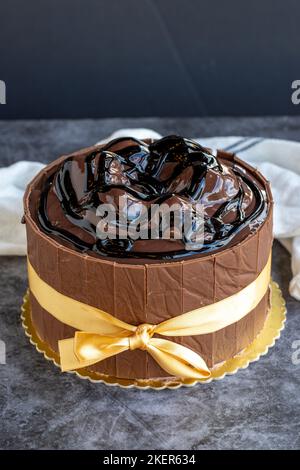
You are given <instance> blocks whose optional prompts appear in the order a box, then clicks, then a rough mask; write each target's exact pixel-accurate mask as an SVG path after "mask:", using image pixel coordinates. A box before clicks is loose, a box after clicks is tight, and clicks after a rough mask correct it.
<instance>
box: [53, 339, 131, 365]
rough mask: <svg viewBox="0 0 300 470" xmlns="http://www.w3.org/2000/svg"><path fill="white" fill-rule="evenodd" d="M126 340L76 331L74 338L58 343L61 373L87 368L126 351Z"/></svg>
mask: <svg viewBox="0 0 300 470" xmlns="http://www.w3.org/2000/svg"><path fill="white" fill-rule="evenodd" d="M128 347H129V343H128V338H126V337H124V338H111V337H101V336H100V335H96V334H93V333H85V332H81V331H77V332H76V333H75V336H74V338H70V339H63V340H60V341H59V342H58V348H59V355H60V367H61V370H62V372H66V371H69V370H75V369H81V368H82V367H88V366H91V365H93V364H96V363H97V362H100V361H103V360H104V359H107V358H109V357H112V356H115V355H116V354H120V353H121V352H123V351H126V350H127V349H128Z"/></svg>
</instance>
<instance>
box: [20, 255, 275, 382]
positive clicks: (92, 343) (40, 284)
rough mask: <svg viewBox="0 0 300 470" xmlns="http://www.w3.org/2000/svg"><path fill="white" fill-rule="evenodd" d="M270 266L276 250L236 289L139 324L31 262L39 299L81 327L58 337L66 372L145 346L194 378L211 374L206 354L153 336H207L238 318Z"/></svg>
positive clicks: (254, 300)
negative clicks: (66, 288)
mask: <svg viewBox="0 0 300 470" xmlns="http://www.w3.org/2000/svg"><path fill="white" fill-rule="evenodd" d="M270 269H271V255H270V257H269V260H268V262H267V264H266V266H265V267H264V269H263V270H262V272H261V273H260V274H259V276H258V277H257V278H256V279H255V280H254V281H253V282H251V283H250V284H249V285H248V286H246V287H245V288H243V289H241V290H240V291H239V292H237V293H236V294H233V295H232V296H230V297H227V298H225V299H223V300H221V301H219V302H216V303H214V304H211V305H207V306H205V307H201V308H198V309H196V310H192V311H190V312H187V313H184V314H182V315H178V316H177V317H173V318H170V319H168V320H166V321H164V322H162V323H160V324H159V325H151V324H148V323H144V324H142V325H139V326H135V325H130V324H128V323H125V322H123V321H121V320H119V319H117V318H116V317H114V316H112V315H110V314H109V313H107V312H104V311H102V310H100V309H98V308H95V307H92V306H91V305H87V304H84V303H83V302H79V301H77V300H75V299H72V298H71V297H67V296H65V295H64V294H61V293H60V292H58V291H56V290H55V289H53V287H51V286H49V285H48V284H47V283H46V282H44V281H43V280H42V279H41V278H40V277H39V276H38V274H37V273H36V272H35V270H34V269H33V267H32V265H31V264H30V262H29V261H28V277H29V286H30V290H31V292H32V294H33V295H34V297H35V298H36V300H37V302H38V303H39V304H40V305H41V307H42V308H44V309H45V310H46V311H47V312H49V313H50V314H51V315H53V316H54V317H55V318H56V319H57V320H59V321H61V322H63V323H65V324H66V325H69V326H72V327H73V328H75V329H77V330H79V331H77V332H76V333H75V336H74V338H70V339H64V340H61V341H59V353H60V362H61V369H62V370H63V371H67V370H74V369H79V368H81V367H87V366H90V365H93V364H96V363H97V362H99V361H102V360H104V359H107V358H108V357H111V356H115V355H116V354H120V353H121V352H123V351H126V350H134V349H142V350H146V351H147V352H148V353H149V354H150V355H151V356H152V357H153V358H154V359H155V361H156V362H157V363H158V364H159V365H160V366H161V367H162V368H163V369H164V370H165V371H166V372H168V373H169V374H170V375H172V376H176V377H183V378H194V379H202V378H207V377H209V376H210V375H211V372H210V370H209V368H208V367H207V365H206V363H205V361H204V360H203V359H202V357H201V356H200V355H199V354H197V353H195V352H194V351H192V350H191V349H189V348H187V347H185V346H182V345H180V344H178V343H174V342H173V341H169V340H166V339H163V338H154V337H153V335H154V334H159V335H161V336H190V335H202V334H207V333H212V332H214V331H218V330H220V329H222V328H225V327H226V326H228V325H231V324H232V323H235V322H237V321H239V320H240V319H241V318H243V317H244V316H245V315H247V314H248V313H249V312H251V310H253V309H254V308H255V307H256V306H257V305H258V303H259V302H260V301H261V299H262V298H263V297H264V295H265V294H266V292H267V289H268V287H269V281H270Z"/></svg>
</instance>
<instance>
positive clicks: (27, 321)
mask: <svg viewBox="0 0 300 470" xmlns="http://www.w3.org/2000/svg"><path fill="white" fill-rule="evenodd" d="M21 318H22V325H23V328H24V330H25V333H26V335H27V336H28V337H29V339H30V342H31V343H32V344H33V345H34V346H35V347H36V349H37V351H39V352H40V353H42V354H44V356H45V358H46V359H48V360H50V361H53V362H54V364H55V365H56V366H58V367H60V365H59V362H60V361H59V355H58V354H57V353H56V352H54V351H53V350H52V349H51V348H50V347H49V346H48V345H47V344H46V343H45V342H44V341H42V340H41V339H40V338H39V336H38V334H37V332H36V331H35V329H34V327H33V325H32V322H31V311H30V301H29V291H27V292H26V294H25V296H24V299H23V305H22V314H21ZM285 320H286V305H285V301H284V299H283V296H282V292H281V290H280V287H279V286H278V284H277V283H276V282H274V281H271V307H270V310H269V313H268V316H267V319H266V321H265V324H264V327H263V329H262V330H261V332H260V333H259V334H258V336H257V337H256V338H255V340H254V341H253V343H251V344H250V345H249V346H248V347H247V348H246V349H244V350H243V351H241V352H240V353H239V354H237V355H236V356H234V357H233V358H232V359H228V360H227V361H224V362H222V363H221V364H219V365H217V366H215V367H213V369H212V371H211V376H210V377H209V378H208V379H201V380H195V379H178V378H176V379H170V380H162V379H159V378H158V379H151V380H149V379H120V378H118V377H111V376H108V375H105V374H101V373H99V372H91V371H89V370H87V369H85V368H83V369H78V370H76V371H70V372H68V373H71V374H76V375H77V376H78V377H80V378H82V379H88V380H90V381H91V382H100V383H105V384H106V385H115V386H119V387H123V388H139V389H143V390H145V389H154V390H162V389H165V388H169V389H175V388H179V387H182V386H184V387H192V386H193V385H195V384H197V383H202V384H206V383H209V382H211V381H213V380H220V379H223V378H224V377H225V376H226V375H232V374H235V373H236V372H237V371H238V370H239V369H246V368H247V367H248V365H249V364H250V362H254V361H257V360H258V359H259V358H260V356H263V355H265V354H267V352H268V350H269V348H270V347H272V346H274V344H275V341H276V339H278V338H279V337H280V332H281V331H282V330H283V328H284V323H285Z"/></svg>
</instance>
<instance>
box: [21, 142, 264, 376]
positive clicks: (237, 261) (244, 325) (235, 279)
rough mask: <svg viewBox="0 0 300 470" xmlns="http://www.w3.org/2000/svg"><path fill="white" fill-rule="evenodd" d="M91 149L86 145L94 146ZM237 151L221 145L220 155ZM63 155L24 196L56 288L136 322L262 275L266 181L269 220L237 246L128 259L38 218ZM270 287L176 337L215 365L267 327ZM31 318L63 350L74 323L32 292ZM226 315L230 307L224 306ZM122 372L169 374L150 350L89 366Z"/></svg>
mask: <svg viewBox="0 0 300 470" xmlns="http://www.w3.org/2000/svg"><path fill="white" fill-rule="evenodd" d="M90 150H91V149H87V150H85V151H84V153H85V152H89V151H90ZM224 156H227V157H228V158H231V159H232V158H235V157H234V156H233V155H232V154H226V155H225V153H224V152H222V158H224ZM63 158H65V157H61V158H60V159H58V160H57V161H55V162H53V163H52V164H51V165H49V166H48V167H47V168H46V169H45V170H42V172H41V173H40V174H39V175H37V177H36V178H35V179H34V180H33V181H32V183H31V185H30V186H29V187H28V189H27V191H26V194H25V196H24V202H25V221H26V230H27V238H28V257H29V261H30V263H31V264H32V266H33V268H34V269H35V270H36V272H37V273H38V275H39V276H40V277H41V278H42V279H43V280H44V281H45V282H47V283H48V284H49V285H50V286H52V287H53V288H54V289H56V290H57V291H59V292H61V293H62V294H64V295H67V296H70V297H73V298H74V299H76V300H79V301H81V302H84V303H87V304H89V305H92V306H94V307H97V308H100V309H102V310H104V311H106V312H108V313H110V314H112V315H114V316H116V317H117V318H120V319H121V320H123V321H125V322H128V323H131V324H135V325H138V324H140V323H152V324H157V323H160V322H162V321H164V320H166V319H168V318H170V317H174V316H177V315H180V314H181V313H185V312H188V311H190V310H193V309H196V308H199V307H202V306H205V305H209V304H211V303H214V302H216V301H219V300H222V299H224V298H226V297H228V296H230V295H233V294H235V293H236V292H238V291H239V290H241V289H242V288H243V287H246V286H247V285H248V284H249V283H250V282H252V281H253V280H255V279H256V277H257V276H258V275H259V273H260V272H261V270H262V269H263V267H264V266H265V265H266V263H267V260H268V257H269V254H270V250H271V247H272V240H273V237H272V212H273V201H272V196H271V192H270V188H269V185H268V183H267V181H266V180H265V179H264V178H263V177H262V176H261V175H260V173H259V172H257V171H256V170H253V169H252V168H251V167H249V166H248V165H246V164H244V163H242V165H243V166H244V167H246V168H248V169H249V170H250V171H251V172H255V176H256V178H257V179H258V181H259V182H260V183H261V184H262V185H263V186H264V187H265V189H266V192H267V197H268V200H269V210H268V214H267V217H266V219H265V221H264V222H263V224H262V225H261V226H260V227H259V228H258V229H257V230H256V232H254V233H253V234H251V235H249V236H247V237H246V238H245V239H244V240H243V241H241V242H240V243H238V244H237V245H235V246H233V247H230V248H226V249H225V250H223V251H220V252H216V253H211V254H209V255H207V256H201V257H199V258H191V259H185V260H183V261H172V262H158V263H157V264H156V263H151V264H147V263H145V264H128V263H119V262H116V261H109V260H107V259H102V258H100V257H99V258H96V257H92V256H89V255H86V254H83V253H79V252H77V251H75V250H73V249H72V248H71V247H68V246H66V245H62V244H60V243H58V242H57V241H56V240H54V239H53V238H50V237H49V236H47V235H46V234H45V233H44V232H42V231H41V229H40V228H39V227H38V225H37V223H36V211H37V204H38V201H39V197H40V191H41V188H42V187H43V184H44V182H45V181H46V179H47V177H48V175H49V174H50V173H51V172H52V171H53V170H54V169H55V168H56V167H57V165H58V164H59V162H60V161H62V159H63ZM268 304H269V293H266V295H265V296H264V298H263V299H262V300H261V302H260V303H259V305H258V306H257V307H256V308H255V309H254V310H252V312H250V313H249V314H248V315H247V316H246V317H244V318H243V319H241V320H240V321H238V322H236V323H234V324H233V325H230V326H228V327H226V328H224V329H222V330H219V331H217V332H214V333H211V334H206V335H197V336H186V337H172V338H170V339H172V341H175V342H178V343H180V344H183V345H184V346H187V347H190V348H191V349H193V350H194V351H196V352H197V353H199V354H200V355H201V356H202V357H203V359H204V360H205V361H206V362H207V364H208V366H209V367H213V366H214V365H215V364H217V363H219V362H222V361H224V360H226V359H228V358H230V357H232V356H233V355H235V354H236V353H237V352H239V351H241V350H242V349H243V348H245V347H246V346H247V345H248V344H250V343H251V342H252V341H253V339H254V338H255V336H256V335H257V334H258V333H259V331H260V330H261V328H262V326H263V324H264V321H265V318H266V315H267V311H268ZM31 310H32V321H33V324H34V326H35V328H36V330H37V332H38V334H39V336H40V337H41V339H42V340H43V341H46V342H47V343H48V344H49V345H50V346H51V348H52V349H53V350H54V351H58V341H59V340H60V339H64V338H69V337H72V336H73V335H74V332H75V330H74V329H73V328H71V327H69V326H66V325H64V324H62V323H61V322H59V321H58V320H56V319H55V318H54V317H53V316H52V315H51V314H49V313H48V312H46V311H45V310H44V309H42V308H41V306H40V305H39V304H38V303H37V301H36V300H35V299H34V296H33V295H32V294H31ZM224 315H226V312H224ZM91 369H92V370H94V371H98V372H101V373H105V374H109V375H112V376H115V377H120V378H131V379H134V378H146V379H147V378H154V377H166V372H165V371H164V370H162V369H161V368H160V367H159V366H158V364H157V363H156V362H155V361H154V360H153V359H152V358H151V356H149V355H148V354H147V353H146V352H145V351H140V350H135V351H126V352H124V353H121V354H119V355H118V356H115V357H112V358H109V359H107V360H105V361H102V362H99V363H98V364H96V365H94V366H92V367H91Z"/></svg>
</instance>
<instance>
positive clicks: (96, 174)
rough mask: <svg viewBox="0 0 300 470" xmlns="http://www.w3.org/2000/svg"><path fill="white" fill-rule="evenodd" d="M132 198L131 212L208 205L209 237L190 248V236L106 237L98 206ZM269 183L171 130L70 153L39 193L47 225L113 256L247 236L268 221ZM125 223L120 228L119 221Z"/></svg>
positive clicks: (151, 255)
mask: <svg viewBox="0 0 300 470" xmlns="http://www.w3.org/2000/svg"><path fill="white" fill-rule="evenodd" d="M124 196H126V198H127V204H128V207H127V214H126V215H127V218H128V219H129V220H130V219H132V220H133V219H134V218H135V217H136V216H137V213H136V212H137V207H138V205H139V204H143V206H144V207H146V208H147V211H149V208H150V205H151V204H153V203H155V204H162V203H165V204H168V205H173V204H174V203H177V204H180V205H181V207H183V210H184V208H190V207H191V206H193V205H195V204H196V203H200V204H202V206H203V207H204V244H203V246H202V247H201V249H200V250H193V249H186V243H185V242H186V240H185V239H184V238H182V239H180V240H178V239H162V238H160V239H156V240H151V239H147V240H145V239H144V240H141V239H139V240H133V239H131V238H130V237H127V238H126V239H120V238H119V239H118V238H117V239H106V240H100V239H99V238H98V237H97V235H96V226H97V222H98V221H99V217H98V216H97V215H96V211H97V208H98V206H99V205H101V204H104V203H110V204H113V205H114V206H115V207H116V210H117V212H118V211H119V210H120V207H119V203H118V201H119V200H120V199H119V198H120V197H121V198H122V197H124ZM267 207H268V201H267V198H266V193H265V190H264V188H263V187H262V186H261V185H260V184H259V183H258V182H257V181H256V179H255V177H254V176H253V174H251V173H250V172H248V171H247V170H246V169H245V168H244V167H242V166H241V165H239V164H237V163H235V162H234V161H229V160H226V159H222V158H221V157H220V158H219V156H218V155H217V153H214V152H212V151H210V150H208V149H206V148H204V147H202V146H201V145H199V144H198V143H197V142H194V141H192V140H189V139H185V138H182V137H179V136H175V135H171V136H167V137H164V138H162V139H160V140H156V141H153V142H144V141H140V140H137V139H133V138H121V139H116V140H113V141H111V142H109V143H108V144H106V145H104V146H102V147H101V148H97V147H96V148H95V150H93V151H91V152H90V153H88V154H87V155H85V156H83V155H78V154H75V155H74V156H71V157H68V158H66V159H65V160H64V161H63V162H62V164H61V165H60V167H59V168H58V169H57V171H56V172H55V173H54V174H52V175H51V177H49V179H48V181H47V185H46V186H45V188H44V190H43V192H42V196H41V199H40V205H39V208H38V220H39V223H40V225H41V227H42V229H43V230H44V231H45V232H46V233H47V234H49V235H50V236H53V237H55V238H59V239H60V240H62V241H64V242H67V243H70V244H71V245H72V246H73V247H74V248H75V249H77V250H80V251H82V252H90V253H91V254H94V255H101V256H109V257H115V258H135V259H136V258H145V259H155V260H167V259H174V258H175V259H180V258H184V257H187V256H194V255H199V254H202V253H207V252H212V251H216V250H221V249H224V248H226V247H227V246H230V245H232V244H233V243H236V242H238V241H240V240H242V239H243V238H245V237H246V236H247V235H248V234H249V233H251V232H253V231H255V230H256V229H257V228H258V226H259V225H260V224H261V223H262V222H263V221H264V219H265V217H266V214H267ZM119 230H122V227H119Z"/></svg>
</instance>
